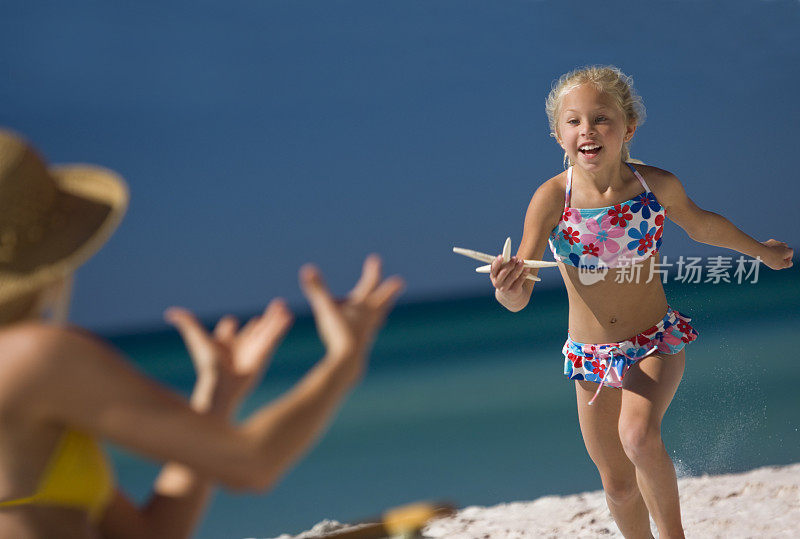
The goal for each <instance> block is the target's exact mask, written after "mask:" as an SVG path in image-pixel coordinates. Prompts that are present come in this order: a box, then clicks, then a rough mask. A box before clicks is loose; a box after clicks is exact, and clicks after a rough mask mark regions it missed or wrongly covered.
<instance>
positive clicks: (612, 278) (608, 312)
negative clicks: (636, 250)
mask: <svg viewBox="0 0 800 539" xmlns="http://www.w3.org/2000/svg"><path fill="white" fill-rule="evenodd" d="M659 261H660V256H659V254H658V253H655V254H654V255H653V256H651V257H650V258H648V259H647V260H644V261H642V262H640V263H638V264H635V265H634V268H635V267H637V266H638V267H639V269H638V281H639V282H638V283H637V279H636V273H635V272H636V271H637V270H636V269H632V268H610V269H609V270H608V271H607V273H606V275H605V278H604V279H602V280H598V281H597V282H594V283H593V284H584V283H589V282H591V281H589V280H587V279H586V278H585V279H584V280H583V281H582V280H581V277H580V275H579V274H580V271H581V270H579V269H578V268H576V267H575V266H568V265H565V264H563V263H559V264H558V268H559V270H560V271H561V276H562V277H563V278H564V284H565V286H566V288H567V296H568V297H569V335H570V337H571V338H572V340H574V341H576V342H579V343H585V344H586V343H592V344H602V343H612V342H619V341H623V340H625V339H629V338H631V337H633V336H635V335H638V334H639V333H641V332H643V331H645V330H647V329H648V328H650V327H652V326H654V325H655V324H656V323H658V322H659V321H660V320H661V319H662V318H663V317H664V315H665V314H666V312H667V297H666V295H665V294H664V287H663V286H662V283H661V279H662V276H661V275H660V274H659V273H657V272H656V270H657V269H658V266H657V264H658V263H659ZM651 269H652V278H650V277H651ZM584 275H591V274H590V273H589V272H584ZM631 275H633V279H632V282H628V279H629V278H630V277H631ZM623 276H624V277H625V278H626V279H622V277H623ZM618 279H619V280H620V281H622V282H617V280H618ZM648 279H649V280H650V282H647V281H648Z"/></svg>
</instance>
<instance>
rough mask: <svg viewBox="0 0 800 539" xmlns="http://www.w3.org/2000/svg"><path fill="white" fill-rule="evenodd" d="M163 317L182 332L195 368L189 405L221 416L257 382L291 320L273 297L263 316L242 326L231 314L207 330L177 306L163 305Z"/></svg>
mask: <svg viewBox="0 0 800 539" xmlns="http://www.w3.org/2000/svg"><path fill="white" fill-rule="evenodd" d="M164 318H165V319H166V320H167V322H169V323H170V324H172V325H173V326H175V328H176V329H177V330H178V331H179V332H180V334H181V337H183V341H184V343H185V344H186V348H187V349H188V350H189V354H190V355H191V358H192V363H193V364H194V368H195V371H196V372H197V384H196V388H195V393H194V394H193V395H192V398H193V403H192V404H193V405H195V407H196V408H201V409H206V410H208V411H216V412H223V413H225V414H233V413H235V411H236V409H237V408H238V406H239V405H240V404H241V402H242V401H243V400H244V399H245V398H246V397H247V395H248V394H249V393H250V391H252V389H253V388H254V387H255V385H256V384H257V383H258V382H259V380H260V379H261V377H262V375H263V373H264V371H265V370H266V368H267V365H268V364H269V359H270V358H271V357H272V353H273V352H274V351H275V349H276V348H277V347H278V344H280V342H281V340H282V339H283V336H284V335H285V334H286V331H287V330H288V329H289V327H290V326H291V325H292V320H293V318H292V314H291V313H290V312H289V310H288V309H287V307H286V304H285V303H284V302H283V300H279V299H277V300H273V301H271V302H270V304H269V305H268V306H267V308H266V309H265V310H264V313H263V314H262V315H260V316H255V317H253V318H251V319H250V320H249V321H248V322H247V324H245V326H244V327H243V328H242V329H241V330H239V329H238V322H237V321H236V319H235V318H234V317H232V316H225V317H223V318H221V319H220V320H219V322H217V325H216V327H215V328H214V332H213V333H212V334H209V333H208V332H207V331H206V329H205V328H204V327H203V325H202V324H200V322H199V321H198V320H197V318H196V317H195V316H194V315H193V314H192V313H191V312H190V311H188V310H187V309H183V308H181V307H171V308H169V309H167V310H166V311H165V313H164ZM195 399H199V400H200V401H202V402H194V400H195Z"/></svg>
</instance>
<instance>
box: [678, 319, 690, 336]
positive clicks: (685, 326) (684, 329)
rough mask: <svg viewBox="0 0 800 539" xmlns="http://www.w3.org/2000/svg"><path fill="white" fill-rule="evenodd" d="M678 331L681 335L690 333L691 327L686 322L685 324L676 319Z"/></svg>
mask: <svg viewBox="0 0 800 539" xmlns="http://www.w3.org/2000/svg"><path fill="white" fill-rule="evenodd" d="M678 331H680V332H681V333H691V332H692V326H691V324H689V323H688V322H685V321H683V320H681V319H680V318H679V319H678Z"/></svg>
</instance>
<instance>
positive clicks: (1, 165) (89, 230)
mask: <svg viewBox="0 0 800 539" xmlns="http://www.w3.org/2000/svg"><path fill="white" fill-rule="evenodd" d="M127 207H128V188H127V186H126V184H125V181H124V180H123V179H122V178H121V177H119V176H118V175H117V174H115V173H114V172H112V171H110V170H107V169H104V168H102V167H98V166H95V165H60V166H53V167H49V168H48V167H47V165H46V164H45V163H44V161H43V160H42V158H41V157H40V156H39V155H38V154H37V153H36V151H35V150H34V149H33V148H32V147H31V146H30V145H29V144H28V143H27V142H26V141H25V140H23V139H22V138H21V137H20V136H19V135H17V134H16V133H13V132H11V131H8V130H5V129H2V128H0V303H2V302H4V301H7V300H10V299H13V298H14V297H17V296H19V295H22V294H25V293H27V292H31V291H34V290H36V289H39V288H41V287H43V286H45V285H47V284H50V283H52V282H54V281H55V280H58V279H61V278H64V277H65V276H67V275H69V274H71V273H72V272H73V271H74V270H75V269H77V268H78V267H79V266H80V265H81V264H83V263H84V262H86V261H87V260H88V259H89V258H90V257H91V256H92V255H93V254H94V253H95V252H97V250H98V249H99V248H100V247H101V246H102V245H103V244H104V243H105V242H106V241H107V240H108V238H109V237H110V236H111V234H112V233H113V232H114V230H115V229H116V228H117V225H118V224H119V222H120V221H121V220H122V216H123V215H124V214H125V210H126V209H127Z"/></svg>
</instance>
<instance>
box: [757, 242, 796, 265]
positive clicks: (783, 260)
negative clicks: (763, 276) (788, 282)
mask: <svg viewBox="0 0 800 539" xmlns="http://www.w3.org/2000/svg"><path fill="white" fill-rule="evenodd" d="M761 244H762V245H764V246H766V247H767V255H766V256H764V257H762V259H763V261H764V264H766V265H767V266H768V267H770V268H772V269H774V270H779V269H786V268H791V267H792V265H793V263H792V257H793V256H794V249H792V248H791V247H789V245H788V244H787V243H784V242H782V241H778V240H773V239H769V240H767V241H762V242H761Z"/></svg>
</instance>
